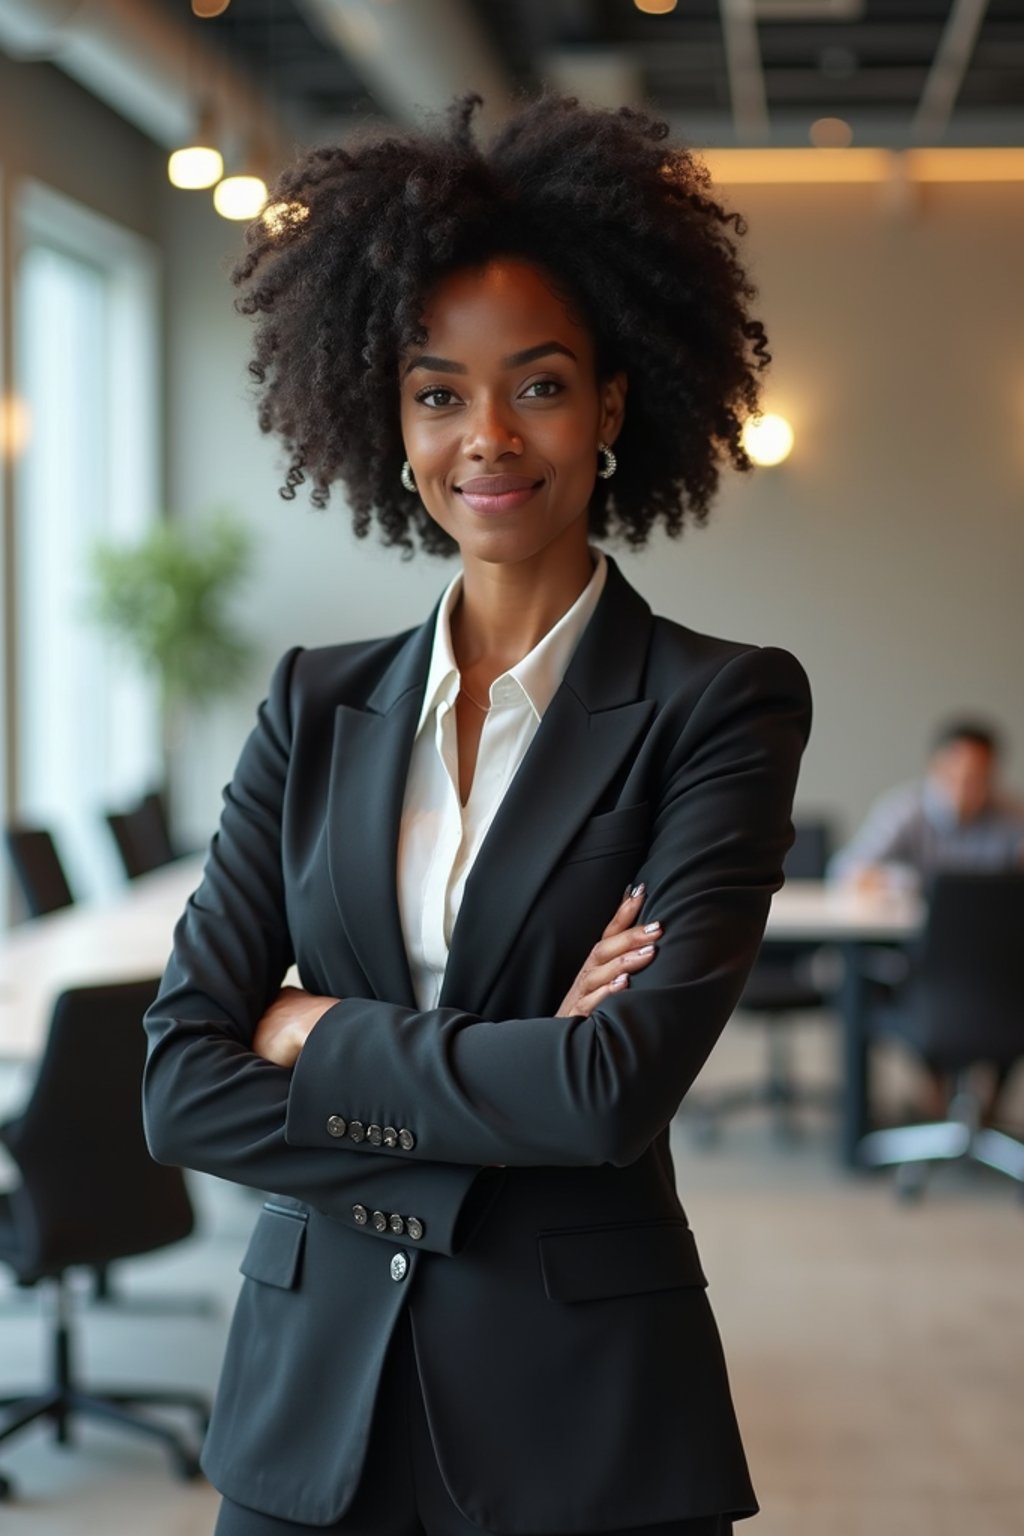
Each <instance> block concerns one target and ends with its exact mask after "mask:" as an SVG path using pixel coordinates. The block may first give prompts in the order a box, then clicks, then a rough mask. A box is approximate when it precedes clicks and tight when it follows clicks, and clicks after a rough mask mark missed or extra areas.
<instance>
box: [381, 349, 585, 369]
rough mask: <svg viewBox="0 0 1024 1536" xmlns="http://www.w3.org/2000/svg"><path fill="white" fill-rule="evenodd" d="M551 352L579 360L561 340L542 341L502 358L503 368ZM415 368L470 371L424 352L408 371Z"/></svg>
mask: <svg viewBox="0 0 1024 1536" xmlns="http://www.w3.org/2000/svg"><path fill="white" fill-rule="evenodd" d="M549 352H561V353H562V355H563V356H564V357H571V358H572V360H573V362H574V363H575V362H577V361H578V359H577V357H576V354H575V352H570V350H569V348H568V347H564V346H563V345H562V343H561V342H560V341H542V342H540V343H539V344H538V345H537V346H535V347H527V348H526V350H525V351H523V352H513V353H512V354H511V355H510V356H509V357H503V358H502V359H501V367H502V368H521V367H522V366H523V364H524V363H532V362H534V361H535V359H536V358H538V357H546V356H547V355H548V353H549ZM414 368H430V369H432V370H433V371H434V372H435V373H468V372H469V369H468V368H467V367H466V365H465V363H456V362H453V361H452V359H451V358H450V357H431V356H429V354H428V353H426V352H424V353H423V355H422V356H421V357H414V358H413V360H412V362H411V363H410V364H409V365H408V367H407V368H406V370H405V371H406V373H411V372H412V371H413V369H414Z"/></svg>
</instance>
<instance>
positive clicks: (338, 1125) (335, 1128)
mask: <svg viewBox="0 0 1024 1536" xmlns="http://www.w3.org/2000/svg"><path fill="white" fill-rule="evenodd" d="M347 1130H348V1122H347V1121H346V1120H343V1119H342V1117H341V1116H340V1115H331V1116H330V1118H329V1119H328V1121H327V1134H328V1136H344V1134H345V1132H346V1131H347Z"/></svg>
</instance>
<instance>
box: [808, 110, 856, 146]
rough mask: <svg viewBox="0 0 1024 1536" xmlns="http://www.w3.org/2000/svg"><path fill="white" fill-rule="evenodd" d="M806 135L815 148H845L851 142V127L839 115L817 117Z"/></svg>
mask: <svg viewBox="0 0 1024 1536" xmlns="http://www.w3.org/2000/svg"><path fill="white" fill-rule="evenodd" d="M808 137H809V139H810V141H811V143H812V144H813V145H814V146H815V148H816V149H846V148H847V146H848V145H850V144H852V143H853V129H852V128H851V127H850V125H849V123H847V122H845V121H844V119H843V118H841V117H819V118H818V119H817V120H816V121H815V122H813V123H812V124H811V126H810V128H809V130H808Z"/></svg>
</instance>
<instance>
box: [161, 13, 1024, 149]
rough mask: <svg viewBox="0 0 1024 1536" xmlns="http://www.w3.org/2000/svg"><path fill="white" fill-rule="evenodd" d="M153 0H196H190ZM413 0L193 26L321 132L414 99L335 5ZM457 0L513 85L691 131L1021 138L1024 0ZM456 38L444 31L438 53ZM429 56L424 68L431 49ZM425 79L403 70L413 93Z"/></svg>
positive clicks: (890, 140)
mask: <svg viewBox="0 0 1024 1536" xmlns="http://www.w3.org/2000/svg"><path fill="white" fill-rule="evenodd" d="M158 3H159V4H161V5H162V6H164V7H166V8H169V9H172V10H174V11H175V12H176V13H177V14H178V15H179V16H180V15H181V14H182V12H183V11H187V0H158ZM410 3H416V0H232V3H231V4H230V5H229V7H228V9H227V10H226V11H225V12H224V14H223V15H221V16H220V17H217V18H215V19H213V20H210V21H203V22H199V21H195V20H190V25H191V26H193V27H195V28H197V29H200V30H201V31H202V33H203V35H204V36H205V37H206V38H207V39H208V40H209V41H211V42H213V41H216V43H217V44H218V45H219V47H220V48H221V49H222V50H223V51H225V52H227V54H228V55H229V56H230V58H231V60H232V62H233V63H234V64H235V65H236V66H243V67H245V69H246V70H247V71H249V72H251V73H252V74H253V75H254V76H255V77H256V79H257V82H258V83H259V84H260V85H261V86H262V87H263V90H264V91H265V93H266V94H267V95H268V96H269V97H270V98H271V99H272V100H274V101H276V103H277V104H278V106H279V108H280V110H281V112H282V113H283V115H285V116H286V117H288V118H289V119H290V120H291V121H292V123H293V124H296V125H301V127H302V130H303V131H304V132H305V133H306V134H308V135H309V136H311V137H318V136H321V135H329V134H330V133H331V132H332V131H334V130H335V128H337V127H339V126H342V125H343V124H344V123H345V122H346V121H350V120H351V119H352V118H353V117H356V118H360V117H365V116H374V117H377V116H383V117H387V118H391V119H395V118H396V117H400V116H403V115H405V116H408V115H409V114H408V113H404V114H403V112H402V110H401V106H399V107H398V108H396V98H395V96H394V94H393V92H392V93H390V94H389V91H388V90H387V89H386V88H384V87H383V85H382V79H381V76H380V75H379V74H375V72H374V69H373V67H372V65H373V61H372V59H370V58H369V55H368V52H367V51H365V50H364V53H363V56H362V57H360V56H359V49H357V48H347V47H345V46H344V40H343V36H342V34H339V30H338V27H337V26H336V25H332V24H331V22H330V21H328V20H325V17H327V18H333V20H334V21H336V20H337V17H338V15H339V14H340V15H342V16H343V17H344V16H347V17H348V18H349V20H351V19H352V17H353V16H356V17H358V13H359V12H360V11H362V12H364V13H365V12H367V11H369V12H371V13H373V12H374V7H375V6H376V14H378V15H380V16H384V15H385V14H386V13H390V18H389V19H390V20H391V24H392V25H394V18H399V17H400V16H401V11H402V5H403V4H404V5H406V6H408V5H409V4H410ZM419 3H420V4H421V5H423V6H424V7H425V8H429V6H430V5H431V3H432V0H419ZM458 4H459V5H460V6H461V9H462V10H463V11H464V12H465V13H466V14H467V15H469V16H470V18H471V19H473V20H475V22H476V23H477V27H476V30H477V32H478V33H479V35H480V41H481V44H482V47H483V49H485V50H487V51H488V52H489V54H490V56H491V62H492V65H493V69H494V71H496V72H500V74H501V76H502V77H503V78H504V81H505V83H506V85H507V87H508V89H509V90H513V91H514V90H525V91H527V92H529V93H533V92H536V91H537V90H539V89H540V88H541V87H542V86H543V85H544V84H552V85H555V86H557V87H558V88H560V89H569V90H573V91H574V92H575V93H576V94H579V95H581V96H583V97H584V98H586V99H589V100H592V101H595V102H598V103H600V104H605V105H607V104H613V103H615V102H618V101H630V102H633V103H634V104H643V105H648V106H650V107H651V108H653V110H655V111H656V112H657V113H659V114H663V115H665V116H667V117H669V118H670V120H671V121H672V125H673V128H674V130H675V131H676V132H678V133H680V134H683V135H684V136H686V137H688V138H689V139H690V140H691V141H692V142H694V143H696V144H704V145H711V144H718V145H729V144H737V143H739V144H743V143H747V144H758V143H770V144H806V143H808V131H809V128H810V125H811V124H812V123H813V122H814V121H815V120H816V119H818V118H821V117H831V116H835V117H841V118H844V119H845V120H846V121H847V122H848V123H849V124H850V126H851V128H852V130H853V142H854V143H855V144H861V145H887V146H891V147H895V148H900V147H904V146H906V145H910V144H914V143H934V144H1008V145H1021V144H1024V0H679V4H678V5H677V7H676V10H675V11H674V12H672V13H671V14H669V15H666V16H647V15H642V14H641V13H640V12H639V11H637V9H636V8H635V6H634V4H633V0H458ZM346 25H347V23H346ZM452 41H453V39H452V38H451V37H450V36H449V37H446V36H445V34H444V29H443V28H439V29H438V30H437V32H436V33H435V34H434V37H433V42H432V46H433V48H436V50H437V59H438V61H441V60H443V57H444V54H445V53H446V51H448V50H449V49H450V45H451V43H452ZM419 58H420V63H421V66H422V70H423V74H424V77H426V75H427V74H428V73H429V70H430V67H431V66H432V65H433V63H434V62H435V61H434V60H431V59H428V58H426V57H425V55H424V54H423V52H422V51H421V53H420V55H419ZM413 62H414V63H415V61H413ZM415 80H416V73H415V69H414V70H413V73H412V76H411V78H410V75H409V73H408V72H407V74H406V77H405V79H404V82H403V87H402V88H403V91H404V96H403V98H402V99H404V100H407V99H408V98H409V94H410V91H412V92H415V89H416V85H415ZM473 83H474V82H473V81H472V80H466V81H465V88H470V87H471V86H472V85H473ZM409 105H410V107H411V101H409Z"/></svg>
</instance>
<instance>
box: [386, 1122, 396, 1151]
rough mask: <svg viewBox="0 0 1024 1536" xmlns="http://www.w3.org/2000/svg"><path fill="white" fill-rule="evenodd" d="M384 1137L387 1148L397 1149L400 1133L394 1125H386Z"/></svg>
mask: <svg viewBox="0 0 1024 1536" xmlns="http://www.w3.org/2000/svg"><path fill="white" fill-rule="evenodd" d="M382 1135H383V1140H384V1145H385V1146H386V1147H397V1146H398V1132H397V1131H396V1130H395V1128H394V1126H393V1125H386V1126H385V1127H384V1130H383V1132H382Z"/></svg>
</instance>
